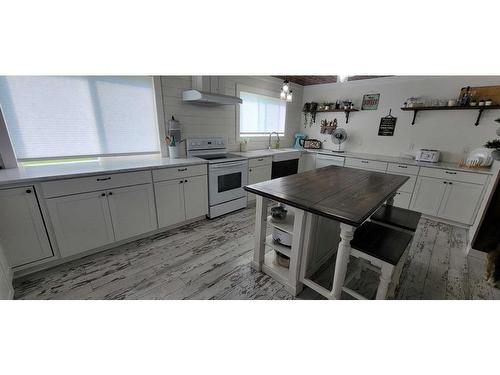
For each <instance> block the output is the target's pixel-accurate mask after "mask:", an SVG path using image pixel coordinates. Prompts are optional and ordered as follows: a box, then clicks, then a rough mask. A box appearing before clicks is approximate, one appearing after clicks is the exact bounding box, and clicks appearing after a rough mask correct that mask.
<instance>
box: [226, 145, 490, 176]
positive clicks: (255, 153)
mask: <svg viewBox="0 0 500 375" xmlns="http://www.w3.org/2000/svg"><path fill="white" fill-rule="evenodd" d="M280 150H281V151H276V150H268V149H265V150H251V151H245V152H232V154H236V155H241V156H244V157H247V158H249V159H252V158H258V157H263V156H273V155H277V154H279V153H280V152H285V151H303V152H313V153H317V154H323V155H335V156H341V157H349V158H356V159H368V160H377V161H383V162H387V163H398V164H406V165H415V166H418V167H428V168H441V169H443V168H444V169H450V170H457V171H464V172H472V173H481V174H489V175H491V174H494V172H493V170H491V169H490V168H484V169H475V168H474V169H472V168H465V167H459V166H458V164H457V163H450V162H438V163H426V162H418V161H415V160H413V159H406V158H400V157H397V156H388V155H377V154H366V153H360V152H349V151H346V152H341V153H339V152H335V151H332V150H326V149H319V150H313V149H307V150H305V149H296V148H283V149H280Z"/></svg>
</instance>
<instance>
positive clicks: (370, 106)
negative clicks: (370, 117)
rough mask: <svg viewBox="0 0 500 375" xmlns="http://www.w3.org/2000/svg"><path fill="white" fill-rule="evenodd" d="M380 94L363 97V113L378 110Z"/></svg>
mask: <svg viewBox="0 0 500 375" xmlns="http://www.w3.org/2000/svg"><path fill="white" fill-rule="evenodd" d="M379 99H380V94H366V95H363V103H362V104H361V110H362V111H373V110H376V109H377V108H378V101H379Z"/></svg>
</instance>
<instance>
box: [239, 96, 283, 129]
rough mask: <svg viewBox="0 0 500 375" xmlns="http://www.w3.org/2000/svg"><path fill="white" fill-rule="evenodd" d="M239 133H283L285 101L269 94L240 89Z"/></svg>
mask: <svg viewBox="0 0 500 375" xmlns="http://www.w3.org/2000/svg"><path fill="white" fill-rule="evenodd" d="M240 98H241V99H242V100H243V103H242V104H240V135H243V136H245V135H246V136H259V135H268V134H269V133H270V132H278V133H279V134H285V116H286V103H285V102H284V101H283V100H281V99H279V98H277V97H276V98H273V97H271V96H266V95H260V94H253V93H250V92H246V91H240Z"/></svg>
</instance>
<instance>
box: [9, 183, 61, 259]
mask: <svg viewBox="0 0 500 375" xmlns="http://www.w3.org/2000/svg"><path fill="white" fill-rule="evenodd" d="M0 241H1V242H2V247H3V249H4V252H5V256H6V258H7V261H8V263H9V265H10V266H11V267H18V266H22V265H25V264H29V263H33V262H36V261H39V260H42V259H46V258H50V257H52V256H53V252H52V249H51V246H50V242H49V239H48V236H47V232H46V230H45V225H44V222H43V219H42V214H41V212H40V208H39V206H38V201H37V197H36V193H35V190H34V188H33V186H28V187H22V188H12V189H4V190H0Z"/></svg>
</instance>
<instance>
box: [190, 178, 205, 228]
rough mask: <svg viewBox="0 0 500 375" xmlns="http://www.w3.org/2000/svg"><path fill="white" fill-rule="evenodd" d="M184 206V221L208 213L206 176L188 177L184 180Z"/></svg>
mask: <svg viewBox="0 0 500 375" xmlns="http://www.w3.org/2000/svg"><path fill="white" fill-rule="evenodd" d="M184 205H185V207H186V220H190V219H194V218H195V217H200V216H203V215H206V214H207V213H208V187H207V176H198V177H189V178H187V179H186V180H184Z"/></svg>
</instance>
